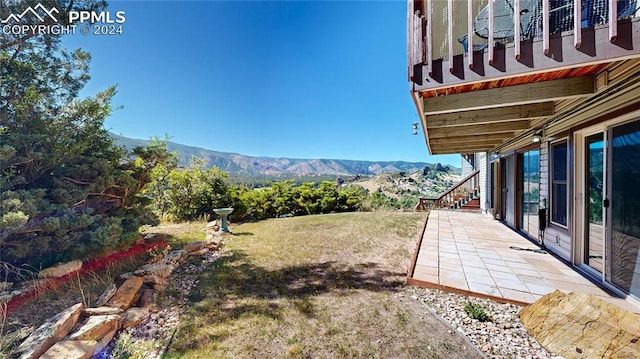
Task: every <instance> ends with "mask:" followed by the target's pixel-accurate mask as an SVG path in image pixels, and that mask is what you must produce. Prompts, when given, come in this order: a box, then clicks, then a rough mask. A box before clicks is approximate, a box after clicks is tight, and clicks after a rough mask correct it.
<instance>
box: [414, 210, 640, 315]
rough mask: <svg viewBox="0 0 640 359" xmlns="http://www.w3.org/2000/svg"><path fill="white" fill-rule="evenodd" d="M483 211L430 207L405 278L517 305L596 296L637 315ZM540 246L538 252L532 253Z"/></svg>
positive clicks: (416, 282)
mask: <svg viewBox="0 0 640 359" xmlns="http://www.w3.org/2000/svg"><path fill="white" fill-rule="evenodd" d="M538 249H539V247H538V246H537V245H536V244H534V243H532V242H531V241H529V240H527V239H526V238H524V237H523V236H521V235H520V234H518V233H516V232H515V231H513V230H511V229H510V228H508V227H507V226H505V225H504V224H502V223H500V222H498V221H496V220H493V219H491V218H489V217H487V216H486V215H484V214H481V213H476V212H465V211H449V210H432V211H431V213H430V214H429V217H428V220H427V225H426V227H425V229H424V234H423V235H422V240H421V242H420V245H419V247H418V248H416V250H417V253H416V254H415V255H414V263H413V265H412V268H411V269H412V270H410V272H409V275H408V282H409V284H412V285H418V286H423V287H432V288H441V289H444V290H447V291H453V292H458V293H463V294H469V295H476V296H481V297H490V298H493V299H495V300H498V301H501V302H510V303H515V304H519V305H526V304H529V303H533V302H534V301H536V300H537V299H538V298H540V297H541V296H543V295H545V294H547V293H550V292H552V291H554V290H555V289H559V290H561V291H563V292H566V293H568V292H574V291H575V292H581V293H587V294H594V295H597V296H599V297H602V298H603V299H605V300H608V301H610V302H613V303H615V304H617V305H619V306H621V307H624V308H626V309H628V310H631V311H634V312H636V313H638V312H640V308H639V307H636V306H634V305H633V304H632V303H630V302H628V301H625V300H624V299H622V298H618V297H615V296H613V295H611V294H609V293H608V292H606V291H605V290H603V289H601V288H600V287H599V286H597V285H596V284H594V283H592V282H591V281H589V280H588V279H586V278H585V277H584V276H582V275H581V274H580V273H578V272H576V271H575V270H574V269H573V268H572V267H570V266H569V265H567V264H565V263H564V262H562V261H561V260H559V259H557V258H556V257H554V256H553V255H551V254H549V253H545V252H543V251H539V250H538ZM536 250H538V251H536Z"/></svg>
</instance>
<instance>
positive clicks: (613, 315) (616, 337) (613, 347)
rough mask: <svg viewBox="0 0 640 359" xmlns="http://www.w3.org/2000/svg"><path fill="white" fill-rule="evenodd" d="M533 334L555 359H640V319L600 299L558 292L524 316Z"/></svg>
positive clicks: (532, 306) (550, 295) (544, 298)
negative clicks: (556, 358) (558, 356)
mask: <svg viewBox="0 0 640 359" xmlns="http://www.w3.org/2000/svg"><path fill="white" fill-rule="evenodd" d="M520 319H521V320H522V323H523V324H524V326H525V327H526V328H527V330H528V331H529V333H531V335H532V336H533V337H535V338H536V340H537V341H538V342H540V344H542V345H543V346H545V348H547V349H548V350H549V351H550V352H552V353H553V354H554V355H560V356H562V357H564V358H566V359H570V358H614V357H615V358H640V341H639V340H638V338H640V315H638V314H635V313H632V312H629V311H627V310H625V309H623V308H620V307H618V306H616V305H614V304H611V303H609V302H607V301H604V300H602V299H600V298H598V297H596V296H593V295H588V294H582V293H570V294H564V293H562V292H560V291H558V290H556V291H554V292H552V293H549V294H547V295H545V296H543V297H542V298H540V299H539V300H538V301H536V302H535V303H533V304H531V305H529V306H527V307H526V308H524V309H523V310H522V312H521V313H520Z"/></svg>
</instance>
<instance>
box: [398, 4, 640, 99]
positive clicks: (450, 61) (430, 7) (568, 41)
mask: <svg viewBox="0 0 640 359" xmlns="http://www.w3.org/2000/svg"><path fill="white" fill-rule="evenodd" d="M639 7H640V0H489V1H487V0H409V2H408V19H407V21H408V55H409V56H408V64H409V69H408V70H409V78H410V80H411V81H413V82H414V84H416V86H415V89H416V90H420V89H433V88H442V87H445V86H447V85H450V84H455V83H465V82H466V83H468V82H474V81H480V80H481V79H482V78H484V77H491V78H495V77H500V76H501V77H503V78H504V77H508V76H510V75H514V74H518V73H527V72H529V73H535V72H540V71H543V70H546V69H552V68H554V67H564V68H567V67H572V65H573V64H581V63H582V64H593V63H601V62H606V61H612V60H615V59H617V58H624V57H630V55H638V53H639V50H638V46H634V45H636V44H637V43H638V44H640V42H638V39H635V38H634V32H633V31H632V30H631V29H632V26H635V24H636V23H637V21H636V20H640V19H637V18H635V17H636V16H637V15H640V11H638V8H639ZM634 18H635V19H634ZM632 24H633V25H632ZM575 29H579V30H580V31H574V30H575ZM635 37H636V38H637V37H639V36H637V35H636V36H635ZM604 43H607V44H606V45H603V44H604ZM558 46H560V48H558ZM565 46H566V47H569V46H570V47H571V48H573V51H574V52H575V54H574V53H573V52H571V53H569V51H566V50H565V51H564V52H563V47H565ZM598 46H609V47H611V49H610V48H601V49H599V50H600V51H596V49H598ZM549 60H550V61H549ZM508 61H511V62H513V64H509V63H506V64H505V62H508ZM486 65H488V66H486ZM491 67H493V68H494V69H497V72H496V71H493V72H492V70H490V68H491Z"/></svg>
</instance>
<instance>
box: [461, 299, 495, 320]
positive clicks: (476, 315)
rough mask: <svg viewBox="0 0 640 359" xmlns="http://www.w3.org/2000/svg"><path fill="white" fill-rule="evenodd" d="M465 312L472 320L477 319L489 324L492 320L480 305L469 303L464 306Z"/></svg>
mask: <svg viewBox="0 0 640 359" xmlns="http://www.w3.org/2000/svg"><path fill="white" fill-rule="evenodd" d="M464 312H465V313H467V315H468V316H469V317H470V318H471V319H477V320H479V321H481V322H488V321H490V320H491V318H489V315H487V313H486V312H485V311H484V309H483V308H482V306H481V305H480V304H476V303H471V302H467V304H465V306H464Z"/></svg>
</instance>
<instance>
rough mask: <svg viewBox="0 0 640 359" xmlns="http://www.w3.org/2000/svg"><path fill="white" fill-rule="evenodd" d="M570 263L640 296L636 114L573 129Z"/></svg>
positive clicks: (639, 130)
mask: <svg viewBox="0 0 640 359" xmlns="http://www.w3.org/2000/svg"><path fill="white" fill-rule="evenodd" d="M575 146H576V147H575V149H576V153H575V155H576V169H575V172H574V173H575V175H576V176H575V203H574V207H575V214H576V216H575V233H574V234H575V239H576V242H575V249H576V251H575V252H574V253H575V254H576V255H577V257H576V258H577V260H576V264H578V265H580V266H582V268H584V269H585V270H587V272H591V273H592V274H593V275H594V276H597V277H599V278H601V280H604V281H606V282H607V283H609V284H611V285H613V286H614V287H616V288H618V289H620V290H622V291H623V292H625V293H627V294H630V295H631V296H633V297H635V298H637V299H640V120H636V121H633V122H626V123H615V122H611V123H609V124H606V123H605V124H600V125H597V126H594V127H590V128H587V129H584V130H581V131H577V132H576V136H575Z"/></svg>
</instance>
